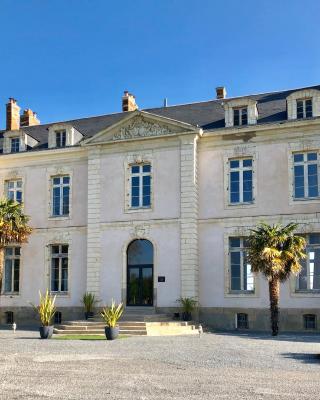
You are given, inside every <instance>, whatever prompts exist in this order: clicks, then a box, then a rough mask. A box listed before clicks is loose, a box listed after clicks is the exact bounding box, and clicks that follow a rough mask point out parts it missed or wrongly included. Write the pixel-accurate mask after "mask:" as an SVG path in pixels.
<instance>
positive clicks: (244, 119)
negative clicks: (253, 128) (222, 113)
mask: <svg viewBox="0 0 320 400" xmlns="http://www.w3.org/2000/svg"><path fill="white" fill-rule="evenodd" d="M247 124H248V109H247V107H242V108H234V109H233V125H234V126H240V125H247Z"/></svg>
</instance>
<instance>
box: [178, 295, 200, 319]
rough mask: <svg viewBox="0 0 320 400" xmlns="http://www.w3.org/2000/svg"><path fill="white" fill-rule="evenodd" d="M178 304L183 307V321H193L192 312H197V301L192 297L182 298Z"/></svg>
mask: <svg viewBox="0 0 320 400" xmlns="http://www.w3.org/2000/svg"><path fill="white" fill-rule="evenodd" d="M178 302H179V303H180V305H181V307H182V319H183V320H184V321H191V320H192V312H193V311H194V310H195V308H196V306H197V301H196V300H195V299H193V298H192V297H180V299H179V300H178Z"/></svg>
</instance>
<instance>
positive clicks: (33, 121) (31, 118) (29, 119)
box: [20, 108, 40, 126]
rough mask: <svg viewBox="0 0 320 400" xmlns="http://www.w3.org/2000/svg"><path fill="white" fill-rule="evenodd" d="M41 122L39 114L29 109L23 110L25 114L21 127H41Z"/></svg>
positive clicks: (21, 119)
mask: <svg viewBox="0 0 320 400" xmlns="http://www.w3.org/2000/svg"><path fill="white" fill-rule="evenodd" d="M39 124H40V120H39V119H38V118H37V114H36V113H35V112H33V111H32V110H30V108H27V109H25V110H23V114H22V115H21V116H20V126H33V125H39Z"/></svg>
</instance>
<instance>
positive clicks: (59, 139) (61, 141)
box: [55, 130, 67, 147]
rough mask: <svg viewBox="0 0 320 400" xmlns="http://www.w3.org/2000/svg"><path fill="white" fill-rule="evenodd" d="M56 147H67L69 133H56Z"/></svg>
mask: <svg viewBox="0 0 320 400" xmlns="http://www.w3.org/2000/svg"><path fill="white" fill-rule="evenodd" d="M55 134H56V147H66V141H67V132H66V131H65V130H63V131H56V132H55Z"/></svg>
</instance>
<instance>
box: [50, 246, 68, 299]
mask: <svg viewBox="0 0 320 400" xmlns="http://www.w3.org/2000/svg"><path fill="white" fill-rule="evenodd" d="M68 250H69V246H68V245H67V244H54V245H52V246H51V291H52V292H67V291H68Z"/></svg>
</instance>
